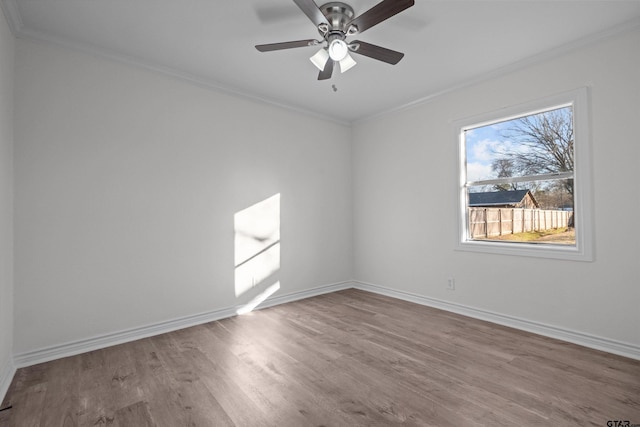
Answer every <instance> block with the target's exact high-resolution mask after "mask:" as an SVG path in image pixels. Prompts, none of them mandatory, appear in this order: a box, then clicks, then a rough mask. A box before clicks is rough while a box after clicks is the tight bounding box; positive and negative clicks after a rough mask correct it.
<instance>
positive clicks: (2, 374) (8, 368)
mask: <svg viewBox="0 0 640 427" xmlns="http://www.w3.org/2000/svg"><path fill="white" fill-rule="evenodd" d="M15 374H16V368H15V366H13V362H12V361H11V359H9V360H7V362H6V363H5V364H4V366H1V367H0V404H2V401H3V400H4V397H5V396H6V395H7V391H8V390H9V386H10V385H11V381H12V380H13V376H14V375H15ZM0 409H2V408H0Z"/></svg>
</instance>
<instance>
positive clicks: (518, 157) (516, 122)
mask: <svg viewBox="0 0 640 427" xmlns="http://www.w3.org/2000/svg"><path fill="white" fill-rule="evenodd" d="M573 135H574V133H573V109H572V107H571V106H568V107H563V108H557V109H554V110H549V111H545V112H541V113H537V114H532V115H528V116H523V117H519V118H515V119H511V120H506V121H500V122H496V123H492V124H489V125H484V126H479V127H475V128H471V129H467V130H465V150H466V152H465V154H466V175H467V182H477V181H482V180H490V179H498V178H509V177H522V176H531V175H543V174H553V173H560V172H571V171H573V161H574V160H573V159H574V156H573V147H574V137H573Z"/></svg>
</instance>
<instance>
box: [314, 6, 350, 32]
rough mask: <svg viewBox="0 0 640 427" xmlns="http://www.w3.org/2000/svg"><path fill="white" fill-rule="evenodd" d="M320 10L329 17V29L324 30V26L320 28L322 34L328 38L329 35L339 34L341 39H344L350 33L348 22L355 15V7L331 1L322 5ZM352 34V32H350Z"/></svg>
mask: <svg viewBox="0 0 640 427" xmlns="http://www.w3.org/2000/svg"><path fill="white" fill-rule="evenodd" d="M320 10H321V11H322V13H323V14H324V16H326V17H327V22H328V24H329V28H328V29H327V31H324V32H323V31H322V30H323V28H318V31H320V34H322V36H323V37H324V38H325V39H327V38H328V36H329V35H333V36H336V35H339V36H341V37H340V38H341V39H344V38H345V37H346V35H347V33H349V28H347V24H349V22H351V20H352V19H353V17H354V13H353V8H352V7H351V6H349V5H348V4H346V3H342V2H337V1H335V2H331V3H327V4H324V5H322V6H320ZM349 35H351V33H349Z"/></svg>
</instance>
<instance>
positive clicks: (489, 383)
mask: <svg viewBox="0 0 640 427" xmlns="http://www.w3.org/2000/svg"><path fill="white" fill-rule="evenodd" d="M7 405H12V408H11V409H9V410H7V411H3V412H1V413H0V423H1V424H2V425H7V426H17V427H31V426H55V427H58V426H60V427H71V426H114V427H116V426H119V427H124V426H134V427H145V426H169V427H177V426H234V425H235V426H251V427H253V426H396V425H407V426H438V427H446V426H607V425H608V424H607V422H608V421H610V420H611V421H613V420H628V421H629V425H633V424H636V423H637V424H640V361H635V360H631V359H626V358H623V357H619V356H614V355H611V354H607V353H604V352H599V351H595V350H590V349H586V348H583V347H580V346H576V345H573V344H568V343H565V342H561V341H556V340H553V339H549V338H545V337H541V336H537V335H533V334H529V333H526V332H522V331H518V330H514V329H510V328H506V327H501V326H497V325H494V324H491V323H487V322H482V321H479V320H474V319H469V318H466V317H463V316H459V315H456V314H452V313H447V312H444V311H440V310H437V309H433V308H428V307H423V306H420V305H416V304H412V303H408V302H404V301H400V300H396V299H393V298H388V297H384V296H380V295H376V294H372V293H368V292H363V291H358V290H353V289H351V290H346V291H341V292H336V293H332V294H327V295H322V296H318V297H314V298H309V299H306V300H302V301H297V302H293V303H289V304H283V305H280V306H277V307H272V308H268V309H264V310H260V311H256V312H253V313H250V314H248V315H244V316H238V317H233V318H230V319H225V320H221V321H217V322H212V323H208V324H205V325H201V326H197V327H193V328H189V329H184V330H181V331H177V332H173V333H168V334H164V335H159V336H156V337H152V338H147V339H143V340H139V341H135V342H131V343H128V344H123V345H118V346H114V347H110V348H106V349H103V350H98V351H92V352H90V353H85V354H81V355H78V356H73V357H68V358H64V359H60V360H56V361H53V362H48V363H43V364H39V365H35V366H31V367H28V368H23V369H19V370H18V372H17V373H16V376H15V378H14V380H13V383H12V385H11V387H10V390H9V393H8V395H7V397H6V399H5V402H4V403H3V405H2V407H6V406H7ZM610 425H613V424H610ZM621 425H622V424H621Z"/></svg>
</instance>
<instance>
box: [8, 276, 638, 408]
mask: <svg viewBox="0 0 640 427" xmlns="http://www.w3.org/2000/svg"><path fill="white" fill-rule="evenodd" d="M350 288H355V289H360V290H363V291H368V292H373V293H377V294H381V295H386V296H389V297H392V298H398V299H401V300H405V301H409V302H413V303H417V304H421V305H425V306H429V307H434V308H439V309H442V310H446V311H450V312H453V313H457V314H461V315H463V316H468V317H472V318H475V319H480V320H486V321H488V322H492V323H497V324H499V325H503V326H508V327H511V328H515V329H520V330H524V331H527V332H532V333H535V334H539V335H543V336H547V337H550V338H556V339H559V340H562V341H568V342H572V343H574V344H578V345H582V346H584V347H589V348H594V349H597V350H602V351H606V352H609V353H613V354H618V355H620V356H625V357H629V358H632V359H637V360H640V347H639V346H636V345H633V344H628V343H623V342H619V341H615V340H610V339H607V338H602V337H597V336H594V335H590V334H585V333H582V332H577V331H572V330H569V329H564V328H560V327H557V326H551V325H546V324H543V323H539V322H534V321H531V320H526V319H520V318H517V317H513V316H507V315H504V314H500V313H495V312H491V311H487V310H482V309H478V308H474V307H469V306H465V305H462V304H456V303H452V302H448V301H442V300H438V299H435V298H429V297H425V296H421V295H416V294H412V293H408V292H404V291H398V290H395V289H390V288H386V287H383V286H379V285H374V284H370V283H364V282H357V281H348V282H340V283H334V284H330V285H325V286H319V287H316V288H312V289H307V290H304V291H300V292H293V293H290V294H286V295H277V296H271V297H269V298H267V299H266V300H265V301H264V302H263V303H262V304H260V306H259V307H258V309H262V308H266V307H271V306H275V305H279V304H284V303H287V302H292V301H297V300H300V299H304V298H310V297H314V296H317V295H322V294H326V293H330V292H336V291H340V290H344V289H350ZM240 308H241V307H240V306H237V307H228V308H223V309H218V310H213V311H210V312H206V313H200V314H195V315H192V316H186V317H182V318H178V319H173V320H168V321H164V322H159V323H156V324H153V325H147V326H142V327H138V328H132V329H127V330H124V331H120V332H114V333H110V334H105V335H100V336H95V337H92V338H86V339H82V340H77V341H73V342H68V343H63V344H59V345H55V346H51V347H46V348H42V349H38V350H33V351H29V352H25V353H20V354H16V355H15V356H14V358H13V363H10V364H9V366H6V367H4V368H3V370H2V371H0V375H2V376H1V377H0V396H2V395H3V393H6V389H5V387H6V388H8V387H9V384H10V383H11V379H12V378H13V375H14V374H15V370H16V368H22V367H25V366H31V365H35V364H38V363H43V362H48V361H50V360H55V359H60V358H63V357H68V356H74V355H77V354H81V353H86V352H88V351H92V350H98V349H101V348H106V347H110V346H113V345H117V344H122V343H125V342H130V341H135V340H138V339H142V338H147V337H151V336H154V335H160V334H164V333H167V332H172V331H176V330H179V329H184V328H188V327H190V326H196V325H200V324H203V323H207V322H212V321H215V320H220V319H224V318H227V317H232V316H235V315H236V313H237V311H238V309H240ZM5 383H6V384H5Z"/></svg>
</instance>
